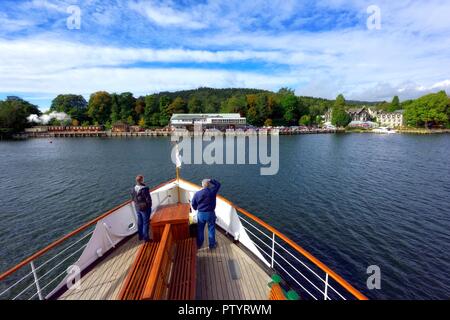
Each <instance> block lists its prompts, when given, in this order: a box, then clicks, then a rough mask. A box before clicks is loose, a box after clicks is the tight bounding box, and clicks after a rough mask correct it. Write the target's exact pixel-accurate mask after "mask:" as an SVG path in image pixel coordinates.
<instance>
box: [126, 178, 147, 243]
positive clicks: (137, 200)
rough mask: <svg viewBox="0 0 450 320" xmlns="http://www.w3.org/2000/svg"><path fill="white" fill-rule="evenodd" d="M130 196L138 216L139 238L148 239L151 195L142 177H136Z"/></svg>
mask: <svg viewBox="0 0 450 320" xmlns="http://www.w3.org/2000/svg"><path fill="white" fill-rule="evenodd" d="M131 197H132V200H133V202H134V206H135V208H136V213H137V217H138V234H139V240H144V241H146V242H147V241H150V238H149V234H148V228H149V223H150V221H149V220H150V214H151V212H152V197H151V196H150V190H149V188H148V187H147V186H146V185H145V184H144V177H143V176H141V175H139V176H137V177H136V185H135V186H134V188H133V190H131Z"/></svg>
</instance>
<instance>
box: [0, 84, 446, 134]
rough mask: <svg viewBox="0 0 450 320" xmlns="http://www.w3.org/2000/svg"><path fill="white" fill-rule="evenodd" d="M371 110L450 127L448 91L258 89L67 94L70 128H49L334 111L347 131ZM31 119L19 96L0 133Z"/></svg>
mask: <svg viewBox="0 0 450 320" xmlns="http://www.w3.org/2000/svg"><path fill="white" fill-rule="evenodd" d="M362 105H367V106H371V107H374V108H377V109H381V110H385V111H390V112H392V111H395V110H399V109H404V110H405V113H404V116H405V119H406V122H407V124H408V125H409V126H413V127H420V126H425V127H429V126H432V125H438V126H446V127H448V126H449V124H450V120H449V119H450V108H449V98H448V96H447V94H446V93H445V92H444V91H441V92H439V93H435V94H429V95H426V96H423V97H421V98H419V99H415V100H408V101H404V102H402V103H400V101H399V99H398V97H394V99H393V100H392V101H391V102H385V101H383V102H371V103H370V102H362V101H346V100H345V98H344V97H343V96H342V95H339V96H338V97H337V98H336V99H335V100H328V99H321V98H313V97H304V96H296V95H295V93H294V91H293V90H291V89H288V88H282V89H280V90H279V91H278V92H271V91H266V90H258V89H239V88H238V89H212V88H199V89H196V90H186V91H177V92H160V93H156V94H150V95H146V96H140V97H134V96H133V94H132V93H130V92H124V93H109V92H106V91H99V92H95V93H93V94H91V96H90V98H89V101H86V100H85V98H84V97H83V96H81V95H74V94H63V95H58V96H57V97H56V98H55V99H53V101H52V104H51V107H50V110H49V111H48V112H49V113H50V112H53V111H56V112H64V113H66V114H68V115H69V116H70V117H71V123H67V122H66V121H59V120H57V119H52V120H51V121H50V122H49V124H53V125H59V124H64V125H68V124H72V125H91V124H101V125H105V126H106V127H107V128H110V127H112V125H114V124H117V123H126V124H129V125H139V126H141V127H145V128H150V127H164V126H166V125H168V124H169V120H170V117H171V116H172V114H173V113H230V112H232V113H240V114H241V115H242V116H245V117H246V118H247V122H248V123H249V124H251V125H255V126H263V125H266V126H272V125H274V126H279V125H284V126H290V125H299V124H300V125H310V126H311V125H319V124H321V122H322V121H323V117H322V116H323V115H324V114H325V113H326V112H327V110H329V109H332V110H333V113H332V123H333V124H335V125H338V126H344V127H345V126H346V125H347V124H348V123H349V122H350V120H351V119H350V117H349V116H348V114H347V113H346V110H347V109H348V108H351V107H355V106H362ZM30 114H37V115H40V114H41V112H40V111H39V109H38V107H37V106H35V105H32V104H30V103H29V102H27V101H24V100H22V99H20V98H17V97H10V98H8V99H6V100H5V101H0V134H1V135H2V136H8V135H11V134H13V133H15V132H20V131H23V130H24V128H26V127H27V126H31V125H32V124H31V123H28V121H27V117H28V116H29V115H30Z"/></svg>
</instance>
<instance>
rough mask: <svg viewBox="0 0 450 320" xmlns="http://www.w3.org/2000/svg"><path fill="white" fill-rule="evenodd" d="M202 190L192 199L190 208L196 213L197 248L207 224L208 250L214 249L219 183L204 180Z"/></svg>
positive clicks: (199, 245)
mask: <svg viewBox="0 0 450 320" xmlns="http://www.w3.org/2000/svg"><path fill="white" fill-rule="evenodd" d="M202 187H203V189H202V190H200V191H197V192H196V193H195V195H194V198H192V208H194V210H198V211H197V223H198V234H197V246H198V248H201V247H202V245H203V241H204V232H205V224H206V223H208V244H209V248H210V249H214V248H215V247H216V213H215V209H216V196H217V192H219V188H220V183H219V181H217V180H214V179H204V180H203V181H202Z"/></svg>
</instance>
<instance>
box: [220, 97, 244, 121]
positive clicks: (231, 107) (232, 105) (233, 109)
mask: <svg viewBox="0 0 450 320" xmlns="http://www.w3.org/2000/svg"><path fill="white" fill-rule="evenodd" d="M220 112H223V113H239V114H240V115H241V116H245V115H246V114H247V100H246V97H245V96H242V95H236V96H232V97H230V98H229V99H227V100H226V101H224V103H223V104H222V107H221V109H220Z"/></svg>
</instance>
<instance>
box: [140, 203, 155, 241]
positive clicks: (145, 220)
mask: <svg viewBox="0 0 450 320" xmlns="http://www.w3.org/2000/svg"><path fill="white" fill-rule="evenodd" d="M151 212H152V208H149V209H148V210H147V211H139V210H137V217H138V235H139V240H144V241H149V240H150V239H149V235H148V225H149V220H150V213H151Z"/></svg>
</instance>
